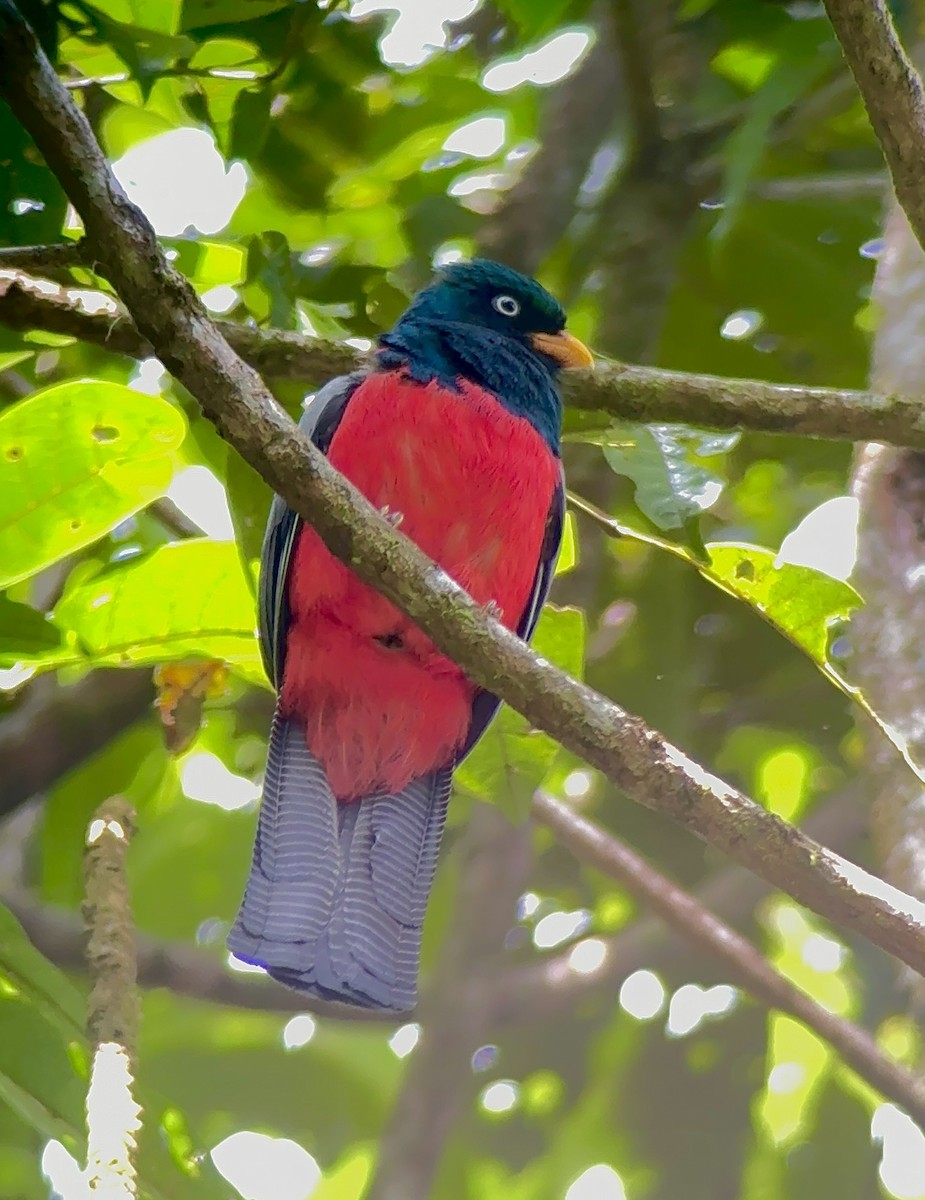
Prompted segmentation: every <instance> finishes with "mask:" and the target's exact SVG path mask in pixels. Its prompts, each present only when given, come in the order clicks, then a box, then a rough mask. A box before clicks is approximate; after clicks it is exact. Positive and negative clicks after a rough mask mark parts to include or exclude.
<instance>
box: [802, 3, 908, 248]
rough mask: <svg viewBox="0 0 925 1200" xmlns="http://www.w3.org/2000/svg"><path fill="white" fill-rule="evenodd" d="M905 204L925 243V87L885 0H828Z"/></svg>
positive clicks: (862, 95)
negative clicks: (909, 57)
mask: <svg viewBox="0 0 925 1200" xmlns="http://www.w3.org/2000/svg"><path fill="white" fill-rule="evenodd" d="M824 3H825V10H826V12H827V13H828V15H829V20H830V21H831V22H832V27H833V28H834V30H835V33H836V35H837V36H838V40H839V42H841V48H842V50H843V51H844V54H845V58H846V59H847V60H848V66H849V67H850V68H851V73H852V75H853V76H854V80H855V83H856V84H857V85H858V91H859V92H860V93H861V98H862V100H863V101H864V107H865V108H866V109H867V115H868V116H869V117H870V123H871V125H872V126H873V127H874V133H876V135H877V140H878V141H879V142H880V147H881V149H882V150H883V156H884V158H885V159H886V163H887V166H888V167H889V168H890V175H891V176H892V180H893V188H894V190H895V192H896V199H897V200H898V201H899V203H900V204H901V205H902V207H903V209H904V211H905V213H906V216H907V217H908V218H909V224H910V225H911V226H912V228H913V230H914V232H915V235H916V237H917V238H918V240H919V244H920V245H921V246H923V247H925V166H923V164H925V87H923V85H922V80H921V79H920V78H919V74H918V72H917V71H916V69H915V67H914V66H913V65H912V63H911V62H910V61H909V59H908V57H907V56H906V53H905V51H904V50H903V48H902V45H901V43H900V41H899V38H898V36H897V34H896V29H895V27H894V25H893V19H892V17H891V16H890V10H889V8H888V7H887V5H886V2H885V0H824Z"/></svg>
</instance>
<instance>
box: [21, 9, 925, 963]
mask: <svg viewBox="0 0 925 1200" xmlns="http://www.w3.org/2000/svg"><path fill="white" fill-rule="evenodd" d="M0 93H2V95H3V97H4V98H5V99H6V101H7V103H8V104H9V106H10V108H11V109H12V110H13V112H14V113H15V115H16V116H17V117H18V118H19V120H20V121H22V123H23V124H24V125H25V126H26V128H27V129H28V130H29V132H30V133H31V134H32V136H33V138H34V139H35V142H36V144H37V145H38V147H39V149H40V150H41V152H42V153H43V154H44V155H45V158H46V160H47V161H48V163H49V165H50V167H51V169H52V170H53V171H54V172H55V174H56V175H57V177H58V178H59V180H60V181H61V183H62V185H63V186H64V188H65V191H66V192H67V193H68V196H69V198H70V200H71V202H72V203H73V204H74V207H75V208H76V209H77V212H78V213H79V214H80V216H81V217H82V219H83V222H84V227H85V229H86V233H87V237H88V239H89V240H90V244H91V245H92V247H93V249H94V252H95V254H96V256H97V259H98V262H99V264H100V267H101V269H102V270H103V271H104V272H105V274H106V276H107V277H108V279H109V280H110V282H111V283H112V284H113V286H114V287H115V289H116V291H117V292H118V294H119V295H120V297H121V298H122V300H123V302H124V303H125V304H126V306H127V307H128V308H129V310H130V311H131V312H132V314H133V316H134V318H135V321H136V324H137V326H138V328H139V329H140V331H141V333H142V334H143V335H144V336H145V337H146V338H147V339H148V340H149V341H150V342H151V344H152V346H153V347H154V348H155V350H156V352H157V354H158V357H159V358H160V359H161V361H162V362H163V363H164V364H165V366H166V367H167V368H168V369H169V370H171V371H172V372H173V374H174V375H175V376H176V377H177V378H178V379H179V380H180V381H181V382H182V383H183V384H184V385H185V386H186V387H187V389H188V390H189V391H190V393H191V394H192V395H193V396H195V397H196V398H197V399H198V400H199V402H200V404H201V405H202V408H203V411H204V412H205V413H206V415H207V416H208V417H209V418H210V419H211V420H212V421H213V422H214V423H215V425H216V427H217V428H218V430H219V431H220V433H222V435H223V436H224V437H226V439H227V440H228V441H230V442H231V443H232V444H233V445H234V446H235V447H236V449H237V450H238V451H239V452H240V453H241V454H242V456H243V457H244V458H245V459H246V460H247V461H248V462H249V463H250V464H251V465H252V466H253V467H254V468H255V469H256V470H257V471H258V472H259V473H260V474H261V475H262V476H263V477H264V478H265V479H266V480H267V482H268V483H270V485H271V486H272V487H273V488H274V489H275V490H276V492H277V493H278V494H279V495H280V496H282V498H283V499H284V500H285V501H286V503H287V504H289V505H290V506H291V507H292V508H293V509H294V510H295V511H296V512H298V513H299V514H300V515H301V516H302V517H303V518H304V519H305V520H307V521H308V522H309V523H310V524H311V525H313V526H314V528H315V529H316V530H317V532H318V533H319V535H320V536H321V538H322V540H323V541H324V542H325V544H326V545H327V546H328V547H329V549H330V550H331V551H332V552H333V553H334V554H335V555H336V556H337V557H338V558H340V559H342V560H343V561H344V562H346V563H348V564H349V565H350V566H351V567H352V569H353V570H355V571H356V573H357V575H358V576H359V577H360V578H361V579H363V580H364V581H365V582H367V583H370V584H371V585H372V586H373V587H375V588H376V589H377V590H378V591H380V592H381V593H382V594H383V595H385V596H386V597H387V598H388V599H389V600H391V601H392V602H393V603H395V604H396V605H397V606H398V607H399V608H400V609H401V610H402V611H403V612H405V613H406V614H407V615H408V616H410V617H411V618H412V620H414V621H415V622H416V623H417V624H418V625H419V626H421V628H422V629H423V630H424V631H425V632H426V633H427V634H428V635H429V636H430V637H431V638H432V639H433V641H434V642H435V644H436V645H437V646H438V647H439V649H440V650H442V651H443V652H444V653H445V654H447V655H449V657H451V658H452V659H453V660H454V661H456V662H459V663H460V664H461V665H463V666H464V667H465V669H466V672H467V674H468V675H469V676H470V677H471V678H472V680H473V681H475V682H476V683H477V684H478V685H480V686H481V687H484V688H486V689H488V690H490V691H492V692H494V693H495V694H496V695H498V696H499V697H500V698H502V699H503V700H506V701H507V702H508V703H509V704H511V706H512V707H513V708H515V709H516V710H517V711H518V712H520V713H522V714H523V715H524V716H525V717H526V718H527V719H528V720H529V721H530V722H531V723H532V724H533V725H535V726H536V727H537V728H539V729H542V730H545V731H547V732H549V733H551V734H552V735H553V736H554V737H556V738H557V739H558V740H559V741H560V742H561V744H562V745H563V746H565V747H566V748H567V749H569V750H571V751H572V752H573V753H575V754H577V755H579V756H580V757H581V758H584V759H585V760H586V761H587V762H589V763H590V764H591V765H592V766H595V767H597V768H598V770H600V771H602V772H603V773H604V774H605V775H607V777H608V778H609V779H611V780H612V781H613V782H614V783H615V784H616V785H617V786H618V787H620V788H622V789H623V791H624V792H626V794H627V795H628V796H630V797H631V798H632V799H634V800H635V801H637V802H638V803H640V804H644V805H646V806H647V807H649V808H652V809H653V810H655V811H658V812H660V813H662V814H663V815H665V816H668V817H670V818H672V819H673V820H675V821H678V822H679V823H681V824H683V825H684V826H685V827H686V828H687V829H689V830H690V831H691V832H693V833H696V834H697V835H698V836H699V837H702V838H704V839H705V840H707V841H709V842H710V843H711V844H712V845H713V846H715V847H717V848H718V849H720V850H723V851H724V852H725V853H727V854H729V855H730V856H731V857H733V858H734V859H735V860H736V861H738V862H740V863H742V864H743V865H745V866H748V867H749V868H751V869H752V870H754V871H756V872H757V873H758V874H759V875H761V876H762V877H763V878H765V879H766V880H767V881H768V882H769V883H772V884H773V885H774V886H776V887H780V888H782V889H783V890H785V891H787V892H788V893H789V894H790V895H792V896H793V897H794V898H795V899H797V900H798V901H799V902H801V903H803V904H805V905H807V906H808V907H810V908H812V909H813V910H814V911H815V912H817V913H818V914H819V915H821V916H823V917H826V918H827V919H829V920H832V921H834V922H836V923H839V924H842V925H845V926H846V927H848V928H849V929H852V930H854V931H855V932H857V933H859V934H862V935H863V936H865V937H868V938H869V939H870V940H871V941H873V942H875V943H876V944H877V945H879V946H881V947H882V948H884V949H886V950H887V951H888V952H889V953H891V954H894V955H895V956H896V957H898V958H900V959H901V960H902V961H903V962H905V963H907V965H909V966H911V967H912V968H913V969H915V970H918V971H920V972H925V906H923V905H921V904H919V903H918V902H916V901H914V900H912V898H911V897H908V896H905V895H904V894H903V893H901V892H899V891H898V890H896V889H894V888H890V887H889V886H888V885H886V884H884V883H883V882H882V881H881V880H878V879H876V878H875V877H873V876H871V875H869V874H868V873H867V872H864V871H861V870H860V869H859V868H857V867H854V866H852V865H851V864H850V863H847V862H846V861H845V860H844V859H841V858H840V857H839V856H838V855H834V854H832V853H830V852H829V851H827V850H826V849H825V848H824V847H822V846H819V845H818V844H817V843H815V842H814V841H813V840H812V839H811V838H807V837H806V836H805V835H804V834H802V833H801V832H800V831H799V830H796V829H794V828H793V827H792V826H789V825H788V824H787V823H786V822H784V821H781V820H779V819H778V818H776V817H774V816H773V815H771V814H769V813H767V812H766V811H765V810H764V809H763V808H761V807H760V806H759V805H757V804H755V803H754V802H753V801H751V800H749V799H748V798H747V797H746V796H744V795H743V794H742V793H740V792H738V791H736V790H735V789H733V788H731V787H729V786H728V785H727V784H725V783H723V782H722V780H720V779H718V778H717V777H716V776H713V775H711V774H710V773H709V772H707V771H705V770H704V769H703V768H702V767H701V766H700V765H699V764H697V763H696V762H694V761H692V760H691V759H690V758H688V757H687V755H685V754H684V753H683V752H682V751H681V750H679V749H678V748H677V747H675V746H672V745H671V744H670V743H669V742H668V741H667V740H666V739H665V738H663V737H662V736H661V735H660V734H659V733H657V732H655V731H654V730H651V729H649V728H648V727H647V726H646V725H645V724H644V723H643V722H642V721H640V720H639V719H638V718H637V717H634V716H632V715H630V714H628V713H626V712H625V711H624V710H623V709H621V708H620V707H619V706H618V705H616V704H614V703H613V702H612V701H610V700H607V699H606V698H605V697H603V696H601V695H599V694H597V693H595V692H594V691H593V690H592V689H590V688H588V687H585V686H584V685H583V684H581V683H579V682H577V681H575V680H573V679H570V678H569V677H568V676H566V675H565V674H564V673H563V672H561V671H559V670H557V669H556V668H554V667H553V666H551V664H549V663H548V662H546V661H544V660H542V659H540V658H539V657H537V656H536V655H535V654H533V653H532V652H531V651H530V650H529V648H528V647H526V646H525V645H524V644H523V642H521V641H520V639H519V638H517V637H516V636H514V635H513V634H511V633H509V632H508V631H507V630H506V629H504V628H503V627H502V626H501V625H500V624H499V623H498V622H497V621H495V620H494V619H493V618H492V617H491V616H489V615H488V614H487V613H486V612H485V611H484V610H483V609H481V608H480V607H479V606H478V605H476V604H474V603H473V601H472V600H471V599H470V598H469V596H468V595H467V594H466V593H465V592H464V591H463V590H462V589H461V588H460V587H459V586H458V585H457V584H455V583H454V582H453V581H452V580H451V579H450V578H449V577H448V576H447V575H446V574H444V573H443V572H442V571H441V570H439V569H438V568H437V567H436V566H435V565H434V564H433V563H432V562H430V561H429V560H428V559H427V558H426V557H425V556H424V555H423V554H422V553H421V551H420V550H419V549H418V548H417V547H416V546H414V545H413V544H412V543H411V542H409V541H408V540H407V539H406V538H405V537H403V536H402V535H401V534H400V533H398V532H396V530H395V529H394V528H393V527H392V526H391V525H390V524H389V523H388V522H386V521H385V520H383V519H382V518H381V517H380V516H379V514H378V513H377V512H376V510H375V509H374V508H373V507H372V506H371V505H370V504H369V503H368V502H367V501H366V500H365V499H364V498H363V497H362V496H361V495H360V493H359V492H357V491H356V489H355V488H353V487H352V486H351V485H350V484H349V483H348V482H347V481H346V480H345V479H344V478H343V477H342V476H340V475H339V474H338V473H337V472H336V471H335V470H334V468H333V467H332V466H331V465H330V464H329V463H328V462H327V460H326V459H325V458H324V456H323V455H322V454H320V453H319V452H318V450H317V449H316V448H315V447H314V446H313V445H312V444H311V443H310V442H309V441H308V439H307V438H306V437H305V436H304V435H303V434H302V433H301V432H299V431H298V430H297V429H296V428H295V426H294V425H293V424H292V422H291V421H290V420H289V418H288V417H287V416H286V414H285V413H283V412H282V410H281V409H280V408H279V407H278V406H277V405H276V403H275V402H274V400H273V398H272V397H271V395H270V394H269V392H268V391H267V389H266V387H265V386H264V384H263V383H262V381H261V380H260V378H259V377H258V376H257V375H256V373H255V372H254V371H253V370H252V369H250V368H249V367H247V366H246V365H245V364H244V363H243V362H242V361H241V360H240V359H239V358H238V357H237V356H236V355H235V353H234V351H233V350H232V349H231V348H230V346H229V345H228V343H227V342H226V341H225V340H224V338H223V337H222V335H221V333H220V331H219V330H218V329H217V328H216V326H215V325H214V323H213V322H212V321H211V320H210V318H209V316H208V314H207V313H206V312H205V310H204V309H203V307H202V304H201V303H200V301H199V299H198V298H197V297H196V295H195V293H194V292H193V291H192V289H191V288H190V286H189V285H188V284H187V283H186V281H185V280H183V279H182V278H181V277H180V276H179V275H178V274H177V272H176V271H175V270H174V269H173V268H172V267H171V266H170V264H169V263H168V262H167V260H166V259H165V257H164V255H163V253H162V252H161V250H160V247H159V246H158V243H157V239H156V237H155V234H154V231H153V229H152V228H151V226H150V224H149V223H148V221H147V220H146V218H145V217H144V216H143V214H142V213H141V212H140V211H139V210H138V209H137V208H135V206H134V205H132V204H131V203H129V202H128V201H127V200H126V198H125V196H124V194H123V193H122V191H121V189H119V187H118V185H117V184H116V182H115V180H114V179H113V177H112V175H111V173H110V171H109V168H108V166H107V164H106V160H105V158H104V156H103V153H102V151H101V149H100V147H99V145H98V144H97V142H96V139H95V138H94V136H93V133H92V131H91V129H90V127H89V125H88V123H87V121H86V120H85V118H84V117H83V115H82V114H81V113H80V112H79V110H78V109H77V108H76V107H75V106H74V103H73V101H72V99H71V97H70V96H69V94H68V93H67V91H66V89H64V88H63V87H62V86H61V83H60V81H59V80H58V78H57V77H56V75H55V73H54V71H53V69H52V67H51V65H50V64H49V62H48V60H47V59H46V58H45V56H44V54H43V53H42V51H41V50H40V48H39V46H38V44H37V42H36V40H35V37H34V35H33V34H32V32H31V30H30V29H29V28H28V26H26V25H25V24H24V22H23V21H22V19H21V17H20V16H19V14H18V12H17V10H16V9H15V8H14V7H13V5H12V3H11V0H0Z"/></svg>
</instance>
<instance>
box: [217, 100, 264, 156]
mask: <svg viewBox="0 0 925 1200" xmlns="http://www.w3.org/2000/svg"><path fill="white" fill-rule="evenodd" d="M272 102H273V93H272V91H271V90H270V88H268V87H263V88H244V89H242V90H241V91H240V92H238V94H237V96H236V97H235V102H234V108H233V110H232V117H231V136H230V139H229V143H228V157H229V158H245V159H252V158H256V157H257V155H258V154H259V153H260V152H261V150H262V149H263V145H264V142H266V140H267V134H268V133H269V132H270V105H271V104H272Z"/></svg>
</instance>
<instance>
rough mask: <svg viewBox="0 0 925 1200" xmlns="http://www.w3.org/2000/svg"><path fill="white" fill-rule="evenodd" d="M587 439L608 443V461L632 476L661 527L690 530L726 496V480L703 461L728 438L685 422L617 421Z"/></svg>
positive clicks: (642, 500)
mask: <svg viewBox="0 0 925 1200" xmlns="http://www.w3.org/2000/svg"><path fill="white" fill-rule="evenodd" d="M583 438H584V440H590V441H600V442H603V443H604V457H605V458H606V459H607V462H608V463H609V464H610V466H611V467H612V468H613V470H614V471H616V472H617V474H619V475H625V476H627V478H629V479H632V481H633V483H634V484H635V485H636V503H637V504H638V505H639V508H640V509H641V511H642V512H643V513H645V515H646V516H647V517H648V518H649V520H650V521H652V522H653V524H654V525H656V526H657V527H658V528H659V529H663V530H671V529H690V528H691V526H692V523H693V522H696V520H697V518H698V517H699V516H700V514H701V513H702V512H704V511H705V510H706V509H708V508H710V507H712V505H714V504H715V503H716V501H717V500H718V499H719V497H720V495H721V494H722V490H723V481H722V480H721V478H720V477H719V476H718V475H716V474H715V473H714V472H713V471H711V470H709V469H708V468H707V467H705V466H704V465H703V462H702V461H701V460H702V459H704V458H712V457H713V456H714V455H716V454H718V453H721V452H723V451H725V450H728V449H729V445H730V443H728V442H727V441H716V440H714V439H713V438H710V437H708V436H707V435H705V434H704V433H702V432H701V431H698V430H693V429H686V428H685V427H684V426H681V425H631V424H625V425H624V424H619V425H615V426H611V428H610V429H609V430H608V431H607V432H606V433H595V432H589V433H586V434H585V435H583Z"/></svg>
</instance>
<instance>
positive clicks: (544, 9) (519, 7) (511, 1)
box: [497, 0, 588, 39]
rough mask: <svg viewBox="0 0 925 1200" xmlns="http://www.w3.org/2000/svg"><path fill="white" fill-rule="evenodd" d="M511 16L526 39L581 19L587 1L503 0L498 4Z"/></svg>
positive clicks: (586, 6) (539, 35) (501, 9)
mask: <svg viewBox="0 0 925 1200" xmlns="http://www.w3.org/2000/svg"><path fill="white" fill-rule="evenodd" d="M497 7H498V8H499V9H500V11H501V12H503V13H504V14H505V16H508V17H510V18H511V20H512V21H513V22H514V23H515V24H516V25H517V27H518V29H519V30H520V32H521V34H522V35H523V37H524V38H525V39H532V38H538V37H542V36H543V35H545V34H547V33H549V32H550V31H551V30H553V29H555V27H556V26H557V25H559V24H561V23H562V22H563V21H566V20H569V21H575V20H579V19H580V18H581V17H582V16H583V15H584V13H585V11H586V9H587V8H588V4H587V3H580V4H576V3H575V2H574V0H501V2H500V3H499V4H498V6H497Z"/></svg>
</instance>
